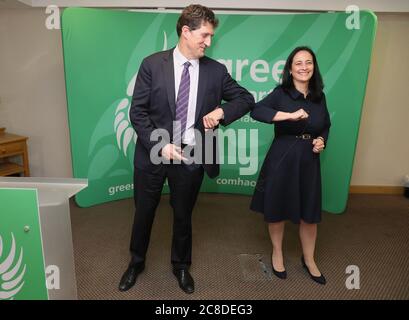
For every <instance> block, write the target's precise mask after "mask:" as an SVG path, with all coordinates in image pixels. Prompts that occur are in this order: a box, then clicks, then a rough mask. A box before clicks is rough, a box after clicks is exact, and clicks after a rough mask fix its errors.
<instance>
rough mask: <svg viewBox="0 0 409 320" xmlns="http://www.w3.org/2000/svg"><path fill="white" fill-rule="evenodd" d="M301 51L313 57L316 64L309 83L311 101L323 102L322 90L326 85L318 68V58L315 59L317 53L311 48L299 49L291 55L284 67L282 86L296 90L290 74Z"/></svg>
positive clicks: (303, 47)
mask: <svg viewBox="0 0 409 320" xmlns="http://www.w3.org/2000/svg"><path fill="white" fill-rule="evenodd" d="M300 51H307V52H309V53H310V54H311V56H312V60H313V63H314V72H313V74H312V77H311V79H310V81H309V82H308V90H309V93H310V95H311V99H312V100H313V101H319V100H321V97H322V90H323V89H324V83H323V81H322V77H321V73H320V69H319V67H318V62H317V58H316V57H315V53H314V52H313V51H312V50H311V49H310V48H309V47H306V46H302V47H297V48H295V49H294V50H293V51H292V52H291V53H290V55H289V56H288V58H287V61H286V62H285V65H284V70H283V77H282V80H281V86H282V87H283V88H285V89H291V88H294V82H293V77H292V75H291V74H290V71H291V66H292V64H293V59H294V56H295V55H296V54H297V53H298V52H300Z"/></svg>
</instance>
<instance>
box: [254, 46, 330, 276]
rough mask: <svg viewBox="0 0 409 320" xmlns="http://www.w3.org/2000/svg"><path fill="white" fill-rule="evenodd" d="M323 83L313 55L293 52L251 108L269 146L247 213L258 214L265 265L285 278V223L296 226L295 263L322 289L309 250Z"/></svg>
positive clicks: (322, 135) (324, 114) (322, 131)
mask: <svg viewBox="0 0 409 320" xmlns="http://www.w3.org/2000/svg"><path fill="white" fill-rule="evenodd" d="M323 87H324V85H323V81H322V77H321V74H320V71H319V68H318V63H317V60H316V57H315V54H314V52H313V51H312V50H311V49H310V48H308V47H297V48H295V49H294V50H293V52H291V54H290V55H289V57H288V58H287V61H286V64H285V66H284V70H283V78H282V83H281V85H279V86H277V87H276V88H275V89H274V90H273V91H272V92H271V93H270V94H269V95H268V96H267V97H265V98H264V99H263V100H261V101H260V102H258V103H257V104H256V107H255V108H254V110H253V111H252V112H251V117H252V118H253V119H255V120H258V121H261V122H266V123H274V133H275V137H274V141H273V143H272V144H271V147H270V149H269V151H268V153H267V155H266V158H265V160H264V163H263V166H262V168H261V171H260V176H259V178H258V181H257V185H256V188H255V191H254V195H253V198H252V201H251V206H250V208H251V209H252V210H254V211H257V212H260V213H263V214H264V220H265V221H266V222H267V223H268V229H269V234H270V238H271V242H272V245H273V252H272V256H271V265H272V270H273V273H274V274H275V275H276V276H278V277H279V278H281V279H285V278H286V277H287V272H286V270H285V267H284V259H283V252H282V241H283V236H284V223H285V220H290V221H291V222H293V223H296V224H299V225H300V228H299V234H300V240H301V245H302V251H303V255H302V257H301V262H302V265H303V267H304V268H305V269H306V271H307V272H308V274H309V275H310V277H311V278H312V279H313V280H314V281H316V282H318V283H320V284H325V283H326V280H325V277H324V276H323V275H322V273H321V272H320V271H319V269H318V267H317V265H316V263H315V260H314V250H315V241H316V237H317V223H319V222H320V221H321V172H320V153H321V152H322V151H323V150H324V148H325V145H326V142H327V139H328V133H329V128H330V125H331V123H330V118H329V114H328V110H327V106H326V100H325V94H324V92H323Z"/></svg>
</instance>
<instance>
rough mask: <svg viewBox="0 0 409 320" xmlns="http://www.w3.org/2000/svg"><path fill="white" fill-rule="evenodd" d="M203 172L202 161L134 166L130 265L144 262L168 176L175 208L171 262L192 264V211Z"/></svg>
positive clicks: (172, 204)
mask: <svg viewBox="0 0 409 320" xmlns="http://www.w3.org/2000/svg"><path fill="white" fill-rule="evenodd" d="M203 172H204V170H203V167H202V166H201V165H197V164H191V165H187V164H184V163H182V164H164V165H161V166H158V167H157V168H155V170H153V171H149V172H148V171H144V170H141V169H138V168H135V171H134V198H135V199H134V200H135V217H134V223H133V228H132V236H131V245H130V251H131V256H132V259H131V263H130V265H131V266H133V267H138V266H141V265H144V263H145V257H146V252H147V250H148V246H149V239H150V235H151V229H152V224H153V220H154V217H155V211H156V208H157V206H158V204H159V201H160V197H161V193H162V188H163V184H164V182H165V179H166V178H167V179H168V184H169V190H170V205H171V206H172V208H173V235H172V249H171V263H172V265H173V267H174V268H175V269H184V268H188V267H189V266H190V265H191V261H192V211H193V208H194V205H195V203H196V199H197V196H198V193H199V190H200V186H201V184H202V181H203Z"/></svg>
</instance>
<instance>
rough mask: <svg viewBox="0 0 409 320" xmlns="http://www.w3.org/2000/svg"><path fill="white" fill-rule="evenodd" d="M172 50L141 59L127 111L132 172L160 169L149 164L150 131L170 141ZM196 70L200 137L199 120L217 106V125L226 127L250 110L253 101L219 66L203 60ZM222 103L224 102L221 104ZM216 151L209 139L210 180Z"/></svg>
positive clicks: (198, 124) (200, 122)
mask: <svg viewBox="0 0 409 320" xmlns="http://www.w3.org/2000/svg"><path fill="white" fill-rule="evenodd" d="M173 50H174V49H171V50H167V51H162V52H158V53H155V54H153V55H151V56H149V57H147V58H145V59H144V60H143V62H142V64H141V66H140V69H139V72H138V76H137V78H136V82H135V88H134V93H133V98H132V106H131V110H130V120H131V122H132V125H133V127H134V129H135V131H136V133H137V135H138V139H137V143H136V148H135V157H134V166H135V168H139V169H142V170H148V171H152V170H154V168H155V167H157V166H162V165H163V164H159V165H155V164H153V163H152V162H151V160H150V157H149V154H150V151H151V149H152V147H153V146H154V145H155V144H156V143H157V142H156V141H151V140H150V135H151V133H152V131H153V130H155V129H159V128H161V129H165V130H167V132H169V135H170V139H172V134H173V128H172V125H173V121H175V110H176V104H175V101H176V99H175V77H174V66H173ZM199 66H200V67H199V84H198V91H197V106H196V114H195V124H194V128H195V129H198V130H199V131H200V133H201V134H202V137H204V133H205V130H204V126H203V119H202V118H203V117H204V116H205V115H206V114H208V113H209V112H211V111H213V110H214V109H215V108H216V107H218V106H220V107H221V108H222V109H223V111H224V119H223V120H222V121H221V122H220V123H221V124H223V125H228V124H230V123H231V122H233V121H234V120H236V119H239V118H240V117H242V116H243V115H245V114H246V113H247V112H248V111H250V109H252V108H253V106H254V98H253V96H252V95H251V94H250V93H249V92H248V91H247V90H246V89H244V88H242V87H241V86H239V85H238V84H237V82H236V81H235V80H233V79H232V78H231V76H230V75H229V73H228V72H227V69H226V67H225V66H224V65H223V64H221V63H219V62H217V61H215V60H213V59H210V58H208V57H203V58H201V59H199ZM222 100H224V101H226V102H225V103H223V104H222ZM208 133H209V132H208ZM196 139H197V138H196ZM170 142H171V141H170ZM216 148H217V143H216V142H215V139H213V146H212V149H213V163H211V164H203V167H204V170H205V171H206V173H207V174H208V176H209V177H211V178H214V177H216V176H217V175H218V174H219V165H218V164H217V163H216V162H217V161H216V157H217V152H216ZM206 149H207V148H206ZM203 153H205V146H204V142H203ZM203 157H205V154H203ZM203 162H204V160H203Z"/></svg>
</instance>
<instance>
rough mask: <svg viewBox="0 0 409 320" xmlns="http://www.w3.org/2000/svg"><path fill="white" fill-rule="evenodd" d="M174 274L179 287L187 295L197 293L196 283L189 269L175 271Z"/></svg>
mask: <svg viewBox="0 0 409 320" xmlns="http://www.w3.org/2000/svg"><path fill="white" fill-rule="evenodd" d="M173 274H174V275H175V276H176V279H178V283H179V287H180V288H181V289H182V290H183V291H184V292H186V293H193V292H194V291H195V283H194V281H193V278H192V276H191V275H190V273H189V271H187V269H179V270H178V269H173Z"/></svg>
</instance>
